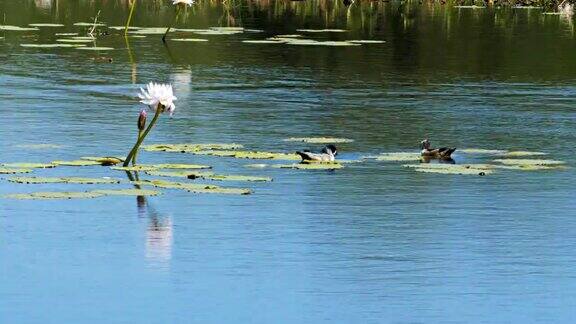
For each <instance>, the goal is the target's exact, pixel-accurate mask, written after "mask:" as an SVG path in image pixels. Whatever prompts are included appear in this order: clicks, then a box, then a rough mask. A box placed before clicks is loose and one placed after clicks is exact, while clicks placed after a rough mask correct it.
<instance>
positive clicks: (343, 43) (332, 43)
mask: <svg viewBox="0 0 576 324" xmlns="http://www.w3.org/2000/svg"><path fill="white" fill-rule="evenodd" d="M318 45H322V46H361V45H362V44H360V43H353V42H347V41H325V42H318Z"/></svg>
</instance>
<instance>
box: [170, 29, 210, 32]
mask: <svg viewBox="0 0 576 324" xmlns="http://www.w3.org/2000/svg"><path fill="white" fill-rule="evenodd" d="M173 30H174V31H178V32H183V33H195V32H204V31H209V30H210V29H199V28H173Z"/></svg>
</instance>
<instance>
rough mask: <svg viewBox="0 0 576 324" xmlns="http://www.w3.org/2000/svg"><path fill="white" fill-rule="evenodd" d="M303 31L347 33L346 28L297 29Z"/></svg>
mask: <svg viewBox="0 0 576 324" xmlns="http://www.w3.org/2000/svg"><path fill="white" fill-rule="evenodd" d="M296 30H297V31H299V32H302V33H345V32H347V30H345V29H296Z"/></svg>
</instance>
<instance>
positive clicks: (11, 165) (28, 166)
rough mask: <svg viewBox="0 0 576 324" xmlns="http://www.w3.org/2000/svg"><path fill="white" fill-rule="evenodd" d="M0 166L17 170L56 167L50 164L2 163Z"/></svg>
mask: <svg viewBox="0 0 576 324" xmlns="http://www.w3.org/2000/svg"><path fill="white" fill-rule="evenodd" d="M0 166H3V167H7V168H19V169H48V168H54V167H56V165H55V164H52V163H2V164H0Z"/></svg>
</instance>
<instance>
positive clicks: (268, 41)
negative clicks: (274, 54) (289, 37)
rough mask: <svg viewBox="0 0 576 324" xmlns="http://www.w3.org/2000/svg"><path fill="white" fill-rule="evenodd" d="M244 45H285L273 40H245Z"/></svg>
mask: <svg viewBox="0 0 576 324" xmlns="http://www.w3.org/2000/svg"><path fill="white" fill-rule="evenodd" d="M242 43H248V44H282V43H284V42H283V41H278V40H271V39H254V40H252V39H249V40H243V41H242Z"/></svg>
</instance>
